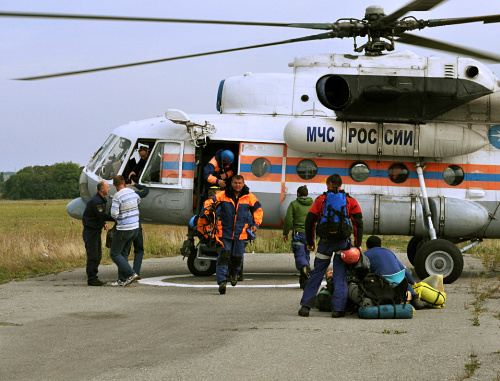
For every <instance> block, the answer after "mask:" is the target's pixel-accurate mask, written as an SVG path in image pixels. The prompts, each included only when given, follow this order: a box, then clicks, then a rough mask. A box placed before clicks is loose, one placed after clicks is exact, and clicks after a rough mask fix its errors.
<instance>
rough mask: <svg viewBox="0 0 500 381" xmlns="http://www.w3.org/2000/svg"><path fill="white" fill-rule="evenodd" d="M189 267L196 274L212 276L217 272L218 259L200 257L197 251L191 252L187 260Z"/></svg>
mask: <svg viewBox="0 0 500 381" xmlns="http://www.w3.org/2000/svg"><path fill="white" fill-rule="evenodd" d="M187 265H188V269H189V271H190V272H191V274H193V275H196V276H210V275H212V274H214V273H215V267H216V266H217V263H216V261H211V260H210V259H200V258H197V257H196V251H195V252H194V253H191V254H189V257H188V260H187Z"/></svg>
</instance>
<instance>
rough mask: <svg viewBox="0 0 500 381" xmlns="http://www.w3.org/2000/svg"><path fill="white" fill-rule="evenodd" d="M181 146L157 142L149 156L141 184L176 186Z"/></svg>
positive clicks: (173, 143)
mask: <svg viewBox="0 0 500 381" xmlns="http://www.w3.org/2000/svg"><path fill="white" fill-rule="evenodd" d="M181 165H182V144H180V143H177V142H158V144H157V145H156V147H155V149H154V150H153V153H152V154H151V156H150V158H149V161H148V163H147V164H146V168H145V170H144V175H143V177H142V182H145V183H158V184H168V185H178V184H179V183H180V178H181Z"/></svg>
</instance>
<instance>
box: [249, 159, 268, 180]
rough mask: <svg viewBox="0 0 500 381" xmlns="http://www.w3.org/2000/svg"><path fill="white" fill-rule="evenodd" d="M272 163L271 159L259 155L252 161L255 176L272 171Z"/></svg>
mask: <svg viewBox="0 0 500 381" xmlns="http://www.w3.org/2000/svg"><path fill="white" fill-rule="evenodd" d="M271 168H272V164H271V162H270V161H269V160H267V159H265V158H263V157H259V158H257V159H255V160H254V161H253V163H252V174H253V175H254V176H255V177H262V176H264V175H265V174H266V173H269V172H271Z"/></svg>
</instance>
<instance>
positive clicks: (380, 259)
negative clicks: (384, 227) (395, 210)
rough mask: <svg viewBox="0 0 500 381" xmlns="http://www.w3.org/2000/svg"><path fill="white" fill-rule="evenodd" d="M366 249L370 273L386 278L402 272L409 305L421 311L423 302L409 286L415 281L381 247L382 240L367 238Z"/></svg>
mask: <svg viewBox="0 0 500 381" xmlns="http://www.w3.org/2000/svg"><path fill="white" fill-rule="evenodd" d="M366 247H367V248H368V250H367V251H365V252H364V254H365V255H366V256H367V257H368V259H369V260H370V272H371V273H375V274H381V275H384V276H388V275H392V274H396V273H399V272H400V271H404V272H405V275H404V277H403V279H404V278H406V279H407V280H408V291H409V292H410V293H411V305H412V306H413V307H414V308H415V309H416V310H421V309H423V308H424V307H425V304H424V302H422V300H420V298H419V297H418V295H417V294H416V293H415V291H414V290H413V287H412V286H411V285H412V284H415V280H414V279H413V277H412V276H411V273H410V272H409V271H408V269H406V267H405V265H403V264H402V263H401V261H400V260H399V259H398V258H397V257H396V255H395V254H394V253H393V252H392V251H390V250H389V249H386V248H383V247H382V240H381V239H380V237H377V236H374V235H372V236H371V237H369V238H368V239H367V240H366Z"/></svg>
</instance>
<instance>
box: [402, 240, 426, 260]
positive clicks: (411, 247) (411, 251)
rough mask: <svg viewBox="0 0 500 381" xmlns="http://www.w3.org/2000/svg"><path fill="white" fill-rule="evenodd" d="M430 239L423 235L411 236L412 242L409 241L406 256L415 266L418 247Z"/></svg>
mask: <svg viewBox="0 0 500 381" xmlns="http://www.w3.org/2000/svg"><path fill="white" fill-rule="evenodd" d="M428 240H429V239H428V238H423V237H411V239H410V242H408V246H407V247H406V256H407V257H408V260H409V261H410V263H411V264H412V265H413V266H415V255H417V251H418V249H420V247H421V246H422V245H423V244H424V243H425V242H427V241H428Z"/></svg>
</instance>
